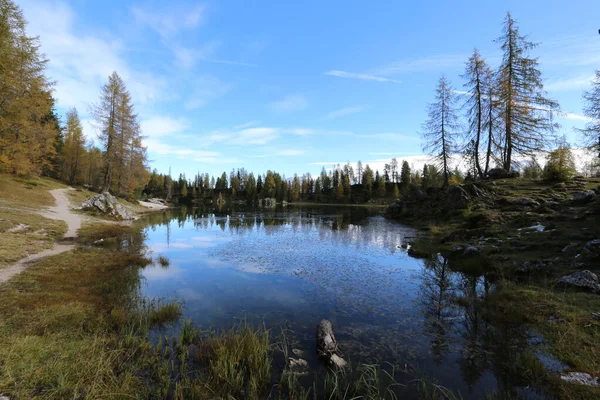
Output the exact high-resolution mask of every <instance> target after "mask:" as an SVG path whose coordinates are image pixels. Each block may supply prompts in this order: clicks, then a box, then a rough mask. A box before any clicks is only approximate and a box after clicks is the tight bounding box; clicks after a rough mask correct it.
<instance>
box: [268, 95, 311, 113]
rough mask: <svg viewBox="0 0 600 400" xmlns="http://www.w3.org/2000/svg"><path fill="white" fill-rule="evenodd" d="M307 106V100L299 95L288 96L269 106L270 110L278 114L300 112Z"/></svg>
mask: <svg viewBox="0 0 600 400" xmlns="http://www.w3.org/2000/svg"><path fill="white" fill-rule="evenodd" d="M308 106H309V103H308V100H307V99H306V97H304V96H303V95H300V94H297V95H289V96H286V97H284V98H283V99H281V100H278V101H274V102H272V103H271V104H270V107H271V109H272V110H274V111H278V112H290V111H302V110H305V109H306V108H308Z"/></svg>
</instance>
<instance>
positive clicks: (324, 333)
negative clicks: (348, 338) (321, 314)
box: [317, 319, 346, 368]
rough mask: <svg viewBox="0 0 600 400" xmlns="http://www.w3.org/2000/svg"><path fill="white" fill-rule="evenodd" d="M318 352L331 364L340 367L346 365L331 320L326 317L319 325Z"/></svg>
mask: <svg viewBox="0 0 600 400" xmlns="http://www.w3.org/2000/svg"><path fill="white" fill-rule="evenodd" d="M317 354H318V355H319V357H320V358H322V359H324V360H326V361H327V362H328V363H329V364H334V365H335V366H336V367H338V368H343V367H345V366H346V361H345V360H344V359H343V358H342V357H341V353H340V350H339V348H338V345H337V342H336V341H335V335H334V334H333V326H332V325H331V322H329V321H328V320H326V319H324V320H321V322H319V325H317Z"/></svg>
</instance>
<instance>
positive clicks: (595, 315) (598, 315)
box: [592, 312, 600, 321]
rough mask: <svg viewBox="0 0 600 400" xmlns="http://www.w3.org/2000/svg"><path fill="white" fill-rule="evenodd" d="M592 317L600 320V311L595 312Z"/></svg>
mask: <svg viewBox="0 0 600 400" xmlns="http://www.w3.org/2000/svg"><path fill="white" fill-rule="evenodd" d="M592 319H593V320H596V321H600V312H593V313H592Z"/></svg>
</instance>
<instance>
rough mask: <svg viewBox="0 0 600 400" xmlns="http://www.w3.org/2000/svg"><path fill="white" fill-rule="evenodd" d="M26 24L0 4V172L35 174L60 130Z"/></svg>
mask: <svg viewBox="0 0 600 400" xmlns="http://www.w3.org/2000/svg"><path fill="white" fill-rule="evenodd" d="M26 24H27V23H26V21H25V18H24V17H23V12H22V11H21V9H20V8H19V7H18V6H17V5H16V4H15V3H14V2H13V1H11V0H0V171H5V172H10V173H13V174H36V175H39V174H41V173H42V172H43V171H44V170H46V169H49V168H50V167H51V161H52V156H53V154H54V153H55V147H54V144H55V143H56V139H57V136H58V135H59V134H60V130H59V129H58V124H57V123H56V121H54V120H52V118H51V117H52V116H53V105H54V100H53V99H52V96H51V90H52V84H51V83H50V82H49V81H48V79H47V78H46V77H45V76H44V72H45V68H46V63H47V60H46V59H45V58H44V57H43V55H42V54H40V52H39V47H40V45H39V41H38V38H36V37H30V36H28V35H27V32H26Z"/></svg>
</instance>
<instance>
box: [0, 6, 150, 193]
mask: <svg viewBox="0 0 600 400" xmlns="http://www.w3.org/2000/svg"><path fill="white" fill-rule="evenodd" d="M47 63H48V59H46V58H45V56H44V55H43V54H42V53H41V52H40V45H39V39H38V38H37V37H31V36H28V35H27V32H26V21H25V18H24V16H23V12H22V11H21V9H20V8H19V7H18V6H17V5H16V4H15V3H14V2H13V1H11V0H0V172H5V173H10V174H14V175H46V176H51V177H54V178H58V179H61V180H64V181H66V182H68V183H70V184H81V185H86V186H88V187H90V188H92V189H95V190H102V191H107V190H110V191H112V192H113V193H116V194H119V195H122V196H128V197H135V195H136V192H137V194H139V193H140V192H141V189H143V188H144V186H145V185H146V183H147V180H148V176H149V172H148V166H147V164H148V161H147V155H146V148H145V147H144V146H143V145H142V134H141V131H140V127H139V123H138V117H137V115H136V114H135V110H134V106H133V104H132V99H131V95H130V93H129V92H128V91H127V88H126V86H125V83H124V81H123V80H122V79H121V77H119V75H118V74H117V73H116V72H115V73H113V74H112V75H111V76H110V77H109V78H108V82H107V83H106V84H105V85H104V86H103V87H102V88H101V94H100V101H99V102H98V103H97V104H94V105H92V106H91V113H92V115H93V116H94V118H95V120H96V123H97V128H98V130H99V132H100V134H99V137H98V142H99V146H97V145H95V144H94V142H93V141H92V140H86V138H85V135H84V132H83V126H82V122H81V120H80V118H79V114H78V111H77V110H76V109H75V108H72V109H70V110H69V111H68V112H67V113H66V121H65V122H64V123H63V122H62V121H61V118H60V117H59V115H58V114H57V112H56V109H55V103H56V101H55V99H54V98H53V96H52V91H53V86H54V82H52V81H51V80H50V79H49V78H48V77H47V76H46V74H45V72H46V66H47Z"/></svg>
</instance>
